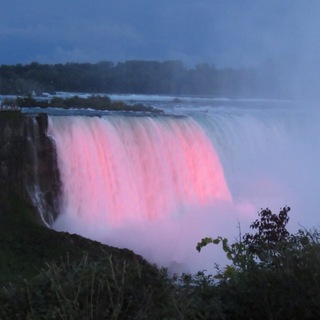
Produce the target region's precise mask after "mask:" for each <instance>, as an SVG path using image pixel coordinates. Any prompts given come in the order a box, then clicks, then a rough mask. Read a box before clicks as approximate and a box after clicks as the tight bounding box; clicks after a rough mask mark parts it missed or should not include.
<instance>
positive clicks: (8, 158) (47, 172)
mask: <svg viewBox="0 0 320 320" xmlns="http://www.w3.org/2000/svg"><path fill="white" fill-rule="evenodd" d="M46 130H47V116H46V115H40V116H24V115H22V114H21V113H20V112H18V111H8V112H0V190H1V192H0V214H4V213H6V212H10V203H11V202H12V195H18V196H19V197H21V198H23V200H25V201H27V202H28V203H29V204H32V205H33V206H34V207H36V208H37V211H38V212H39V214H40V217H41V219H42V221H43V223H45V224H47V225H50V224H51V222H52V220H53V219H54V217H55V216H56V215H57V212H58V199H59V194H60V178H59V171H58V169H57V163H56V153H55V148H54V145H53V143H52V141H51V140H50V139H49V138H48V137H47V135H46Z"/></svg>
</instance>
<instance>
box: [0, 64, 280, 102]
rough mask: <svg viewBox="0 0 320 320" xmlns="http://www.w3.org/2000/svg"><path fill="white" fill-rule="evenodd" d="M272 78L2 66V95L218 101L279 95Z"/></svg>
mask: <svg viewBox="0 0 320 320" xmlns="http://www.w3.org/2000/svg"><path fill="white" fill-rule="evenodd" d="M266 71H267V72H266ZM271 78H272V75H270V71H269V70H258V69H255V70H254V69H248V68H242V69H231V68H224V69H217V68H215V66H214V65H212V64H207V63H203V64H198V65H196V66H195V67H193V68H187V67H186V66H185V65H184V64H183V63H182V62H181V61H163V62H160V61H139V60H132V61H126V62H119V63H114V62H110V61H104V62H99V63H95V64H91V63H66V64H52V65H51V64H39V63H37V62H32V63H31V64H27V65H22V64H17V65H1V66H0V94H3V95H10V94H18V95H28V94H41V93H43V92H49V93H54V92H56V91H67V92H88V93H98V92H103V93H135V94H172V95H180V94H189V95H192V94H201V95H213V96H217V97H254V96H260V97H261V96H265V97H269V96H277V95H279V93H278V92H277V91H278V90H277V87H278V86H277V85H276V83H275V81H273V80H274V79H271ZM271 80H272V81H271Z"/></svg>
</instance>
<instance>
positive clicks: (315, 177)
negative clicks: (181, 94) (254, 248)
mask: <svg viewBox="0 0 320 320" xmlns="http://www.w3.org/2000/svg"><path fill="white" fill-rule="evenodd" d="M201 103H202V104H203V103H204V102H203V101H201ZM231 103H234V102H231ZM161 107H162V105H161ZM166 108H167V109H166ZM179 108H181V109H182V111H181V114H184V115H187V116H178V117H177V116H174V115H172V116H157V117H150V116H146V115H145V116H140V117H137V116H108V117H107V116H106V117H103V118H99V117H86V116H51V117H49V128H48V135H50V136H51V137H52V138H53V139H54V141H55V143H56V149H57V157H58V166H59V171H60V177H61V181H62V199H61V203H60V207H61V210H60V212H61V214H60V215H59V217H58V218H57V219H56V220H55V222H54V224H53V225H52V226H53V228H55V229H57V230H65V231H69V232H75V233H78V234H81V235H84V236H87V237H89V238H93V239H96V240H99V241H101V242H104V243H106V244H109V245H114V246H118V247H127V248H129V249H132V250H134V251H135V252H136V253H138V254H141V255H143V256H144V257H145V258H147V259H148V260H150V261H151V262H155V263H157V264H158V265H159V266H162V265H164V266H168V267H171V268H172V269H174V268H173V267H172V265H171V263H172V262H176V263H177V264H179V263H181V264H185V265H186V266H187V267H186V266H184V267H183V268H181V269H182V270H183V271H185V272H188V271H191V272H196V271H198V270H203V269H209V270H210V269H211V270H212V266H213V263H214V262H218V263H224V262H225V261H223V258H222V257H223V252H219V250H218V249H217V248H214V247H213V246H212V248H208V249H207V248H206V250H204V251H203V252H201V254H198V253H197V252H196V250H195V246H196V243H197V242H198V241H199V240H200V239H201V238H203V237H205V236H218V235H221V236H225V237H228V238H230V239H232V237H234V236H235V234H237V229H236V228H237V225H238V222H239V223H240V224H241V229H242V232H246V231H247V230H248V229H247V230H246V229H245V228H246V227H248V226H249V224H250V223H251V222H252V221H254V220H255V219H256V214H257V211H259V210H260V208H265V207H269V208H271V209H272V210H273V211H277V210H279V208H280V207H283V206H285V205H289V206H290V207H292V208H293V210H292V216H291V219H290V223H291V226H293V229H294V230H293V232H295V231H296V229H297V226H298V225H300V226H301V225H302V226H303V227H306V228H311V227H313V226H317V225H318V224H319V221H318V216H317V214H316V213H317V208H318V207H319V196H318V190H319V188H320V184H319V181H320V171H319V168H318V163H319V161H320V147H319V146H318V144H317V143H315V141H316V139H317V137H319V136H320V129H319V128H320V126H319V120H318V119H319V117H318V112H317V111H316V110H315V109H313V108H311V109H310V108H309V109H307V108H306V106H300V105H298V106H295V105H292V104H291V103H290V104H289V103H279V102H276V103H274V104H272V103H271V102H270V101H267V102H266V103H264V104H263V105H261V104H258V105H256V102H252V103H251V104H248V103H247V102H245V103H244V102H243V103H238V104H235V105H234V106H229V105H228V106H221V107H216V106H215V105H213V106H212V107H210V106H209V107H208V108H207V107H206V108H202V109H200V110H199V109H198V108H195V107H194V106H193V105H192V106H191V107H189V105H188V103H187V102H184V103H182V104H181V106H180V105H179V103H177V104H176V105H175V107H174V108H173V107H172V104H170V103H169V104H168V106H166V105H165V106H164V109H165V110H166V111H167V112H168V113H170V112H174V113H178V114H179V110H178V109H179ZM172 110H173V111H172ZM188 267H190V268H188ZM181 269H180V270H181ZM174 271H175V270H174Z"/></svg>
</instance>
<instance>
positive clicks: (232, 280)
mask: <svg viewBox="0 0 320 320" xmlns="http://www.w3.org/2000/svg"><path fill="white" fill-rule="evenodd" d="M289 211H290V208H289V207H284V208H283V209H281V210H280V212H279V214H273V213H272V212H271V210H269V209H268V208H267V209H264V210H261V212H260V213H259V214H258V215H259V219H257V220H256V221H255V222H253V223H252V224H251V226H250V227H251V228H252V229H253V230H255V232H254V233H246V234H245V235H244V236H243V237H240V238H239V240H238V241H236V242H235V243H232V244H228V240H227V239H225V238H222V237H218V238H215V239H213V238H204V239H202V241H201V242H199V243H198V245H197V250H198V251H200V250H201V249H202V248H203V247H204V246H206V245H207V244H210V243H213V244H219V243H222V248H223V250H224V252H225V253H226V255H227V257H228V258H229V259H230V261H231V264H230V265H227V266H226V267H224V268H223V269H220V268H219V269H218V273H217V275H216V276H215V279H216V280H217V281H218V282H217V284H216V289H217V290H218V291H219V293H218V295H219V298H220V299H221V301H222V305H223V312H224V314H225V315H226V318H227V319H248V316H250V319H281V320H283V319H284V320H285V319H288V320H289V319H290V320H292V319H319V318H320V270H319V265H320V244H319V241H320V234H319V233H318V232H317V231H316V230H313V231H306V230H299V231H298V232H297V233H296V234H291V233H290V232H289V231H288V230H287V228H286V226H287V223H288V221H289V216H288V212H289Z"/></svg>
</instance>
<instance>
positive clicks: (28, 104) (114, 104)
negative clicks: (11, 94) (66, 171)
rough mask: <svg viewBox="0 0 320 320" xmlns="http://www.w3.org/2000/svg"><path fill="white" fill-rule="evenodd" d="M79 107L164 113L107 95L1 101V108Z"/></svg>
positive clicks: (24, 98) (26, 97)
mask: <svg viewBox="0 0 320 320" xmlns="http://www.w3.org/2000/svg"><path fill="white" fill-rule="evenodd" d="M32 107H39V108H63V109H70V108H77V109H88V108H91V109H94V110H108V111H143V112H151V113H157V114H159V113H163V111H162V110H160V109H157V108H154V107H152V106H147V105H144V104H140V103H136V104H133V105H131V104H130V105H129V104H126V103H124V102H123V101H112V100H111V99H110V98H109V97H107V96H102V97H101V96H95V95H92V96H90V97H87V98H81V97H78V96H73V97H70V98H65V99H64V98H60V97H53V98H52V99H43V100H36V99H34V98H33V97H31V96H25V97H17V98H15V99H4V100H3V101H2V102H1V103H0V110H19V109H20V108H32Z"/></svg>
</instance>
